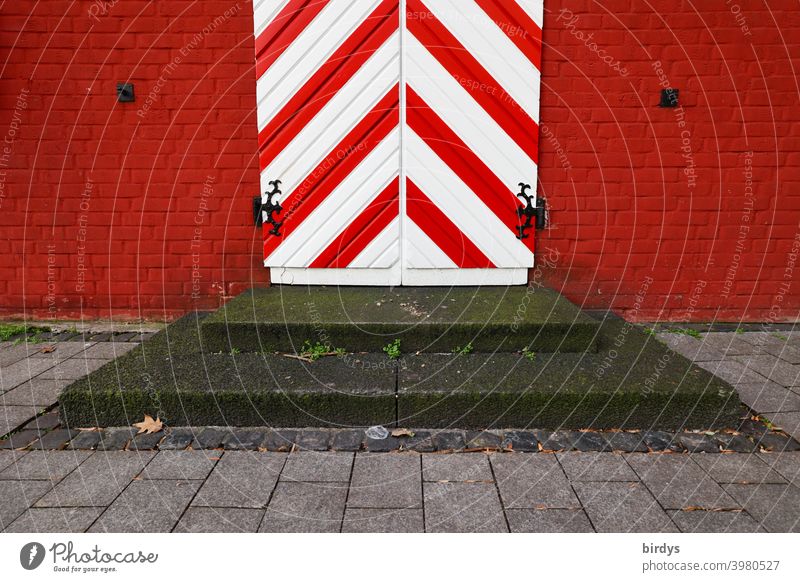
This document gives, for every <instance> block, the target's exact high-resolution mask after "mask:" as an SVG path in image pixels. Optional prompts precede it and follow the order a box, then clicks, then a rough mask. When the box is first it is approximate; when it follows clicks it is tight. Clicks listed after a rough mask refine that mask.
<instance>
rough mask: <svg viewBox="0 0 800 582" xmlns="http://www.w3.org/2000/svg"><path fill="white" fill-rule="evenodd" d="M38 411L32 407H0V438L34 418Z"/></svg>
mask: <svg viewBox="0 0 800 582" xmlns="http://www.w3.org/2000/svg"><path fill="white" fill-rule="evenodd" d="M0 398H1V397H0ZM38 411H39V409H38V408H35V407H32V406H0V436H3V435H5V434H8V433H10V432H11V431H13V430H15V429H17V428H19V427H20V426H22V425H23V424H25V423H26V422H27V421H28V420H30V419H31V418H33V417H34V416H36V413H37V412H38Z"/></svg>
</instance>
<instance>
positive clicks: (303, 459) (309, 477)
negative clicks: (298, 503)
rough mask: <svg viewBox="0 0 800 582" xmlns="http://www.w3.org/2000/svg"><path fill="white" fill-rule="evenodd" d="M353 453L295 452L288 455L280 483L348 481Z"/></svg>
mask: <svg viewBox="0 0 800 582" xmlns="http://www.w3.org/2000/svg"><path fill="white" fill-rule="evenodd" d="M354 456H355V455H354V454H353V453H345V452H316V451H295V452H293V453H290V454H289V458H288V459H287V460H286V465H285V466H284V468H283V472H282V473H281V480H282V481H306V482H326V481H343V482H345V483H346V482H348V481H350V473H351V471H352V467H353V457H354Z"/></svg>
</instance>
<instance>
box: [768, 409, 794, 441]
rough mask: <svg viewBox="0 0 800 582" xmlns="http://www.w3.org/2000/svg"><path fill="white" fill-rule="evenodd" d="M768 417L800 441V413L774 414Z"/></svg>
mask: <svg viewBox="0 0 800 582" xmlns="http://www.w3.org/2000/svg"><path fill="white" fill-rule="evenodd" d="M767 416H768V417H769V419H770V420H771V421H772V423H773V424H774V425H775V426H779V427H781V428H782V429H783V430H784V432H786V433H787V434H789V435H791V436H792V437H793V438H794V439H795V440H798V441H800V412H773V413H771V414H768V415H767Z"/></svg>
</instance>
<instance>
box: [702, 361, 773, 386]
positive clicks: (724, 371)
mask: <svg viewBox="0 0 800 582" xmlns="http://www.w3.org/2000/svg"><path fill="white" fill-rule="evenodd" d="M697 365H698V366H700V367H701V368H704V369H706V370H708V371H709V372H711V373H712V374H714V375H715V376H719V377H720V378H722V379H723V380H725V381H726V382H728V383H730V384H733V385H734V386H735V385H737V384H759V383H761V382H763V381H764V380H765V377H764V376H762V375H761V374H759V373H757V372H755V371H754V370H752V369H751V368H748V367H747V366H745V365H744V364H743V363H741V362H737V361H734V360H731V359H727V360H724V361H722V362H698V363H697Z"/></svg>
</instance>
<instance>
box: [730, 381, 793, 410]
mask: <svg viewBox="0 0 800 582" xmlns="http://www.w3.org/2000/svg"><path fill="white" fill-rule="evenodd" d="M736 391H737V392H738V393H739V398H741V399H742V402H743V403H744V404H746V405H747V406H749V407H750V408H752V409H753V410H755V411H756V412H759V413H764V412H781V411H785V412H786V411H788V412H792V411H798V410H800V395H797V394H795V393H794V392H792V391H791V390H789V389H788V388H784V387H783V386H781V385H780V384H776V383H774V382H770V381H766V382H763V383H761V384H738V385H737V386H736Z"/></svg>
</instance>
